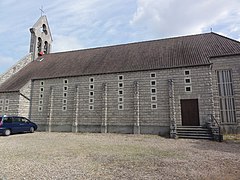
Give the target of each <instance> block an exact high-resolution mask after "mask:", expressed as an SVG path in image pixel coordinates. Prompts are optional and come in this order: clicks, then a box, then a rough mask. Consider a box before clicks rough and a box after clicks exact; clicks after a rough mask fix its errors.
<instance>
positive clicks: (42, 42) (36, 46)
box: [30, 15, 53, 59]
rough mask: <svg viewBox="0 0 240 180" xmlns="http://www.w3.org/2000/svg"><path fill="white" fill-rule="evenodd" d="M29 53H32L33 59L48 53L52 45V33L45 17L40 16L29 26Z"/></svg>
mask: <svg viewBox="0 0 240 180" xmlns="http://www.w3.org/2000/svg"><path fill="white" fill-rule="evenodd" d="M30 32H31V40H30V53H32V54H33V59H36V58H37V57H38V56H42V55H43V54H49V53H50V52H51V46H52V42H53V39H52V35H51V31H50V28H49V24H48V21H47V17H46V16H45V15H44V16H41V17H40V18H39V19H38V21H37V22H36V23H35V24H34V25H33V27H32V28H30Z"/></svg>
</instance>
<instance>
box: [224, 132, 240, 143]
mask: <svg viewBox="0 0 240 180" xmlns="http://www.w3.org/2000/svg"><path fill="white" fill-rule="evenodd" d="M223 140H225V141H234V142H239V143H240V134H224V135H223Z"/></svg>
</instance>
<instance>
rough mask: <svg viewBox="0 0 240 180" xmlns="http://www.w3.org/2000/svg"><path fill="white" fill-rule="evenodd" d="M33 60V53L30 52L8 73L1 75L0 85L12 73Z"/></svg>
mask: <svg viewBox="0 0 240 180" xmlns="http://www.w3.org/2000/svg"><path fill="white" fill-rule="evenodd" d="M31 61H32V54H31V53H30V54H28V55H26V56H25V57H23V58H22V59H21V60H19V61H18V62H17V63H16V64H15V65H14V66H12V67H11V68H10V69H9V70H8V71H7V72H6V73H4V74H2V75H1V76H0V86H1V84H2V83H4V82H5V81H6V80H7V79H9V78H10V77H11V76H12V75H14V74H15V73H17V72H18V71H20V70H21V69H22V68H23V67H25V66H26V65H27V64H28V63H30V62H31Z"/></svg>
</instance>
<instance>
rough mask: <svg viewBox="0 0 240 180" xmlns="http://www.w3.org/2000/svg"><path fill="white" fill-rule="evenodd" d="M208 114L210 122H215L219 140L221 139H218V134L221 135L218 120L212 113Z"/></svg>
mask: <svg viewBox="0 0 240 180" xmlns="http://www.w3.org/2000/svg"><path fill="white" fill-rule="evenodd" d="M210 116H211V121H212V122H211V123H213V122H214V123H215V124H217V127H218V138H219V141H221V139H220V136H221V127H220V124H219V122H218V121H217V120H216V118H215V117H214V116H213V115H212V114H210Z"/></svg>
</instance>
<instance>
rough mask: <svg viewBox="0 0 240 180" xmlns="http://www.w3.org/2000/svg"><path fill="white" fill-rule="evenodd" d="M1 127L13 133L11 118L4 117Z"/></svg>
mask: <svg viewBox="0 0 240 180" xmlns="http://www.w3.org/2000/svg"><path fill="white" fill-rule="evenodd" d="M2 126H3V127H4V128H5V129H10V130H11V132H12V133H15V128H14V126H13V119H12V117H4V118H3V124H2Z"/></svg>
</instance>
